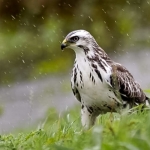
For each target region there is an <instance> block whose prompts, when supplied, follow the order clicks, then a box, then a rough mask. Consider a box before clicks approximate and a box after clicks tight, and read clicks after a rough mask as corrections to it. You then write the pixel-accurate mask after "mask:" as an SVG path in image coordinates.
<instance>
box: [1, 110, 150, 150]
mask: <svg viewBox="0 0 150 150" xmlns="http://www.w3.org/2000/svg"><path fill="white" fill-rule="evenodd" d="M79 115H80V114H79V108H78V107H77V108H75V109H73V110H70V111H67V112H66V113H65V114H63V116H59V115H58V114H57V113H56V111H54V110H50V111H49V117H48V119H47V120H46V121H45V122H44V124H43V125H41V126H40V127H39V129H37V130H36V131H32V132H30V133H19V134H17V135H12V134H11V135H1V136H0V149H2V150H34V149H35V150H79V149H86V150H99V149H103V150H116V148H117V149H121V150H140V149H150V144H149V140H150V130H149V126H150V113H149V112H148V111H144V112H138V113H135V112H133V113H131V114H127V115H123V116H120V115H118V114H113V121H112V119H111V117H112V116H111V115H110V114H109V113H108V114H106V115H102V116H101V117H99V119H98V121H97V122H96V125H95V126H94V127H93V128H91V129H90V130H87V131H84V130H82V127H81V125H80V118H79Z"/></svg>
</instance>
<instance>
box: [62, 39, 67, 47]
mask: <svg viewBox="0 0 150 150" xmlns="http://www.w3.org/2000/svg"><path fill="white" fill-rule="evenodd" d="M67 46H68V45H67V40H66V39H64V40H63V42H62V44H61V49H62V50H63V49H64V48H66V47H67Z"/></svg>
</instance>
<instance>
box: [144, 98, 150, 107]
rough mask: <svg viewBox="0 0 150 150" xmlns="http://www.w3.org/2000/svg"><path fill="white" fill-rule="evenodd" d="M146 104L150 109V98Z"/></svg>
mask: <svg viewBox="0 0 150 150" xmlns="http://www.w3.org/2000/svg"><path fill="white" fill-rule="evenodd" d="M145 103H146V106H147V107H150V98H149V97H146V101H145Z"/></svg>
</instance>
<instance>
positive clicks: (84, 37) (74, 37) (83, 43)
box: [61, 30, 93, 51]
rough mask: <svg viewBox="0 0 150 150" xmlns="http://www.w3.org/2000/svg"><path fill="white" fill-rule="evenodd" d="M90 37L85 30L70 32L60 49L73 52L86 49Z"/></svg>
mask: <svg viewBox="0 0 150 150" xmlns="http://www.w3.org/2000/svg"><path fill="white" fill-rule="evenodd" d="M91 39H93V38H92V35H91V34H90V33H89V32H87V31H85V30H75V31H72V32H70V33H69V34H68V35H67V36H66V38H65V39H64V40H63V42H62V44H61V49H62V50H63V49H64V48H71V49H73V50H75V51H76V50H77V49H81V48H83V47H88V45H89V44H90V41H91Z"/></svg>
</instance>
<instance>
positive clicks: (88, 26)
mask: <svg viewBox="0 0 150 150" xmlns="http://www.w3.org/2000/svg"><path fill="white" fill-rule="evenodd" d="M149 8H150V3H149V2H148V1H147V0H135V1H132V2H131V1H126V0H122V1H117V0H114V1H111V0H107V1H106V0H101V1H99V0H93V1H91V0H82V1H79V0H76V2H75V3H74V1H69V0H66V1H65V2H64V1H62V0H57V1H54V0H53V1H49V0H42V1H37V0H32V1H27V0H19V1H18V0H13V1H10V0H3V1H0V16H1V17H0V68H1V71H0V83H4V84H7V83H9V82H13V81H16V80H17V81H19V80H24V79H31V78H33V77H34V78H35V77H36V78H37V77H40V76H42V75H43V76H45V75H47V74H56V73H57V74H58V73H64V72H66V71H67V70H68V69H69V68H70V65H71V61H73V59H72V58H73V52H69V51H68V50H66V51H65V52H64V53H63V54H62V52H61V51H60V44H61V42H62V40H63V39H64V37H65V36H66V34H67V33H68V32H70V31H72V30H76V29H85V30H88V31H89V32H91V33H92V35H93V36H94V37H95V38H96V41H97V42H98V43H99V45H100V46H101V47H102V48H104V49H105V50H106V51H107V52H114V51H117V49H119V50H120V51H121V50H123V49H124V47H125V46H126V45H127V46H129V45H137V47H139V46H140V45H141V46H144V47H146V46H148V47H149V45H150V44H149V43H150V42H149V41H150V40H149V39H150V38H149V35H146V36H145V34H144V35H143V33H144V32H143V30H144V31H145V29H146V28H149V14H150V9H149ZM146 32H147V30H146ZM146 32H145V33H146ZM135 33H136V34H137V36H136V35H135V37H134V36H132V35H134V34H135ZM141 33H142V34H141ZM139 35H140V36H139ZM143 37H144V38H143Z"/></svg>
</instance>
